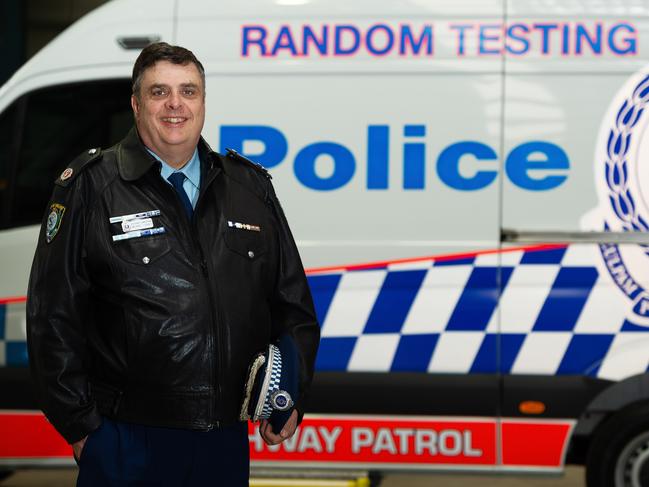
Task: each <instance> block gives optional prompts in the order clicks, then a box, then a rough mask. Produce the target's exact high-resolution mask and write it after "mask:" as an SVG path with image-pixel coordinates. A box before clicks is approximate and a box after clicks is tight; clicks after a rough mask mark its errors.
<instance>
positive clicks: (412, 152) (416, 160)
mask: <svg viewBox="0 0 649 487" xmlns="http://www.w3.org/2000/svg"><path fill="white" fill-rule="evenodd" d="M403 135H404V136H405V137H423V136H425V135H426V126H425V125H406V126H405V127H404V128H403ZM425 187H426V144H424V143H422V142H418V143H412V142H408V143H406V144H403V189H424V188H425Z"/></svg>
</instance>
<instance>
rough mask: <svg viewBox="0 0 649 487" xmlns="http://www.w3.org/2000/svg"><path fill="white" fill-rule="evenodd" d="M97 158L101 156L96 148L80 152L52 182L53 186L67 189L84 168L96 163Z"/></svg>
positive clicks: (99, 150)
mask: <svg viewBox="0 0 649 487" xmlns="http://www.w3.org/2000/svg"><path fill="white" fill-rule="evenodd" d="M99 156H101V149H100V148H98V147H96V148H93V149H88V150H87V151H85V152H82V153H81V154H80V155H78V156H77V157H76V158H75V159H74V160H73V161H72V162H71V163H70V164H68V167H67V168H65V169H64V170H63V172H62V173H61V175H60V176H59V177H58V178H57V180H56V181H54V184H57V185H59V186H63V187H64V188H65V187H67V186H68V185H69V184H70V183H71V182H72V181H74V178H76V177H77V176H78V175H79V173H81V171H83V168H84V167H86V166H87V165H88V164H90V163H91V162H93V161H96V160H97V159H98V158H99Z"/></svg>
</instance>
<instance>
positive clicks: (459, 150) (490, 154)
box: [437, 141, 498, 191]
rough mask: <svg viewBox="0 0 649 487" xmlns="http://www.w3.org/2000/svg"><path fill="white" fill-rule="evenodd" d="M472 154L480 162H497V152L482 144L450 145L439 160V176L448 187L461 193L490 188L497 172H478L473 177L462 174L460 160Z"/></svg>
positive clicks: (469, 142)
mask: <svg viewBox="0 0 649 487" xmlns="http://www.w3.org/2000/svg"><path fill="white" fill-rule="evenodd" d="M466 154H470V155H472V156H474V157H475V158H476V159H479V160H495V159H497V158H498V156H497V155H496V152H495V151H494V150H493V149H492V148H491V147H489V146H488V145H486V144H482V143H480V142H472V141H465V142H457V143H455V144H451V145H449V146H448V147H447V148H446V149H444V150H443V151H442V153H441V154H440V155H439V158H438V159H437V174H438V176H439V178H440V179H441V180H442V182H444V183H445V184H446V185H448V186H450V187H451V188H454V189H458V190H460V191H475V190H477V189H482V188H485V187H486V186H489V185H490V184H491V183H492V182H493V181H494V179H496V177H497V176H498V172H497V171H476V173H475V175H474V176H473V177H470V178H467V177H464V176H462V175H461V174H460V159H461V158H462V156H464V155H466Z"/></svg>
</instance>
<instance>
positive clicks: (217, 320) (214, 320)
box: [189, 172, 223, 431]
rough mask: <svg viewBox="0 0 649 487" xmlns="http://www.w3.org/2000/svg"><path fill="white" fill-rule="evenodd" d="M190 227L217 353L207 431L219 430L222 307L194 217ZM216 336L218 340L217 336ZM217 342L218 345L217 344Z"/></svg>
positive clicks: (211, 373) (212, 350)
mask: <svg viewBox="0 0 649 487" xmlns="http://www.w3.org/2000/svg"><path fill="white" fill-rule="evenodd" d="M207 175H208V178H207V180H206V181H205V182H204V183H203V184H201V187H202V188H204V189H203V191H200V192H199V194H198V200H197V201H196V207H195V208H194V214H196V213H197V210H198V208H199V205H200V204H201V201H202V200H203V198H202V195H204V194H205V193H206V191H207V187H208V186H209V185H210V183H211V182H212V181H213V180H214V178H215V176H216V174H215V173H209V172H208V174H207ZM189 226H190V234H191V236H192V241H193V244H194V247H195V248H196V249H198V254H199V257H200V268H201V274H202V275H203V280H204V282H205V286H206V287H207V294H208V296H209V300H210V304H209V307H210V318H211V327H210V333H209V339H210V350H211V352H216V355H217V356H216V359H215V357H214V355H213V353H212V357H211V362H212V367H211V368H210V369H211V370H210V375H211V377H212V384H215V385H216V398H215V401H213V402H212V401H211V402H210V405H209V418H210V420H209V424H208V426H207V431H209V430H211V429H212V428H214V427H216V428H218V427H219V426H220V421H218V420H216V419H215V417H214V416H215V405H216V404H221V403H222V398H223V390H222V387H223V353H222V350H221V348H222V346H223V337H222V336H221V326H219V325H220V324H221V323H222V320H221V313H220V312H221V307H220V306H218V303H219V302H220V301H219V299H218V298H219V296H218V286H216V284H215V286H214V289H215V291H216V294H217V295H216V298H217V299H214V298H215V296H214V293H213V292H212V286H211V280H210V274H209V268H208V265H207V261H206V260H205V254H204V252H203V246H202V245H201V240H200V236H199V233H198V225H197V223H196V219H195V218H194V217H192V220H191V221H190V222H189ZM214 306H217V310H216V313H215V311H214ZM214 335H216V340H215V336H214ZM215 341H216V343H215ZM215 363H216V372H215V371H214V364H215ZM215 376H216V381H214V378H215Z"/></svg>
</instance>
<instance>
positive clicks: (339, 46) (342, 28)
mask: <svg viewBox="0 0 649 487" xmlns="http://www.w3.org/2000/svg"><path fill="white" fill-rule="evenodd" d="M345 32H348V33H350V34H351V35H352V38H353V43H352V45H351V46H349V47H343V34H344V33H345ZM334 34H335V35H334V46H335V47H334V53H335V55H336V56H349V55H351V54H354V53H355V52H356V51H357V50H358V46H359V45H360V42H361V34H360V32H359V31H358V29H357V28H356V27H354V26H353V25H337V26H336V29H335V31H334Z"/></svg>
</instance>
